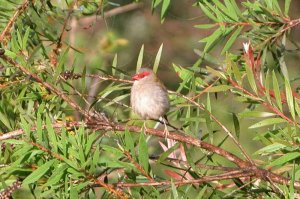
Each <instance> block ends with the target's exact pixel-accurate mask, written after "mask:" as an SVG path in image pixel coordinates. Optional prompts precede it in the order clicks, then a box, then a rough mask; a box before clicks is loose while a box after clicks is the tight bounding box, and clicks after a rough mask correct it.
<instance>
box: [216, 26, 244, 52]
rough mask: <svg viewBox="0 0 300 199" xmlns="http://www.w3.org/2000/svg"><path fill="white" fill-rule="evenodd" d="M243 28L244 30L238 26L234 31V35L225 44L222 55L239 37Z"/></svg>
mask: <svg viewBox="0 0 300 199" xmlns="http://www.w3.org/2000/svg"><path fill="white" fill-rule="evenodd" d="M243 28H244V27H243V26H240V27H238V28H237V29H236V30H235V31H234V33H233V34H232V35H231V37H230V38H229V39H228V41H227V42H226V44H225V46H224V48H223V50H222V52H221V54H222V55H223V54H224V53H225V52H226V51H227V50H228V49H229V48H230V47H231V46H232V45H233V43H234V42H235V41H236V39H237V37H238V36H239V35H240V33H241V31H242V30H243Z"/></svg>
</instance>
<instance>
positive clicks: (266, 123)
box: [249, 118, 286, 129]
mask: <svg viewBox="0 0 300 199" xmlns="http://www.w3.org/2000/svg"><path fill="white" fill-rule="evenodd" d="M284 122H286V120H284V119H282V118H268V119H265V120H262V121H260V122H257V123H256V124H253V125H252V126H250V127H249V129H254V128H260V127H263V126H269V125H273V124H279V123H284Z"/></svg>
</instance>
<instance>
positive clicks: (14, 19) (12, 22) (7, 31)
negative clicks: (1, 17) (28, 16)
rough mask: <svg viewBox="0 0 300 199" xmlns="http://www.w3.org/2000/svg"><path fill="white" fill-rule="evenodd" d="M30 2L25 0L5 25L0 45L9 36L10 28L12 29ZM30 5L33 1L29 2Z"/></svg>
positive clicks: (0, 37) (0, 36)
mask: <svg viewBox="0 0 300 199" xmlns="http://www.w3.org/2000/svg"><path fill="white" fill-rule="evenodd" d="M29 2H30V0H25V1H24V3H23V4H22V5H21V6H20V7H19V8H18V9H17V10H16V12H15V13H14V15H13V16H12V18H11V19H10V20H9V22H8V23H7V25H6V26H5V28H4V30H3V32H2V33H1V35H0V43H2V41H3V39H4V38H5V37H6V36H7V35H10V34H9V33H10V32H11V28H12V27H13V25H14V23H15V22H16V21H17V19H18V17H19V16H20V15H21V14H22V13H23V12H25V10H26V9H27V8H28V6H29ZM31 2H32V3H33V2H34V0H32V1H31Z"/></svg>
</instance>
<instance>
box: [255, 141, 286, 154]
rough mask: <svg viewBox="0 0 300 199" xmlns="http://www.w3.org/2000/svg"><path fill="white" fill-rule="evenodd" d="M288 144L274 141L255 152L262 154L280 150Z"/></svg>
mask: <svg viewBox="0 0 300 199" xmlns="http://www.w3.org/2000/svg"><path fill="white" fill-rule="evenodd" d="M285 147H286V146H285V145H284V144H281V143H273V144H271V145H268V146H266V147H264V148H262V149H259V150H258V151H256V152H255V154H260V155H264V154H269V153H272V152H275V151H278V150H281V149H283V148H285Z"/></svg>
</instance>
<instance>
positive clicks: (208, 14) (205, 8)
mask: <svg viewBox="0 0 300 199" xmlns="http://www.w3.org/2000/svg"><path fill="white" fill-rule="evenodd" d="M200 7H201V10H202V11H203V12H204V14H205V15H206V16H207V17H208V18H210V19H212V20H213V21H215V22H218V19H217V18H216V17H215V16H214V15H213V14H212V13H213V12H212V11H211V10H209V9H207V7H206V6H205V5H203V3H201V2H200Z"/></svg>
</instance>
